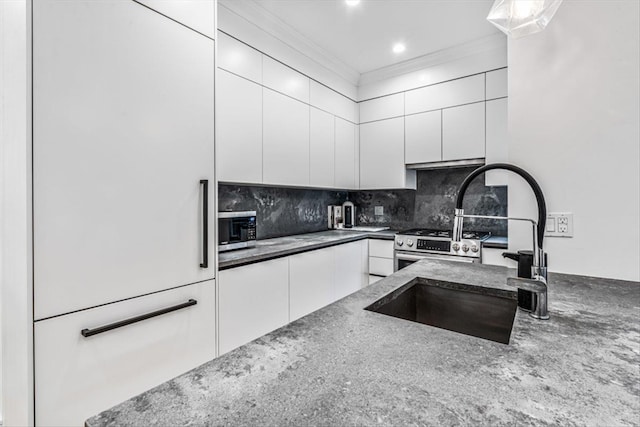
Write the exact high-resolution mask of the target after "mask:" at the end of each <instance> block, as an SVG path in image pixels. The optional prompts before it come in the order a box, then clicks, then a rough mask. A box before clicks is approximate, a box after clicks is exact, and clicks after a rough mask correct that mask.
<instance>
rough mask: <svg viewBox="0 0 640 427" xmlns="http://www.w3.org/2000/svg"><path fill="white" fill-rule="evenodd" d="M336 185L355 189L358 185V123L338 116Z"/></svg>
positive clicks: (336, 120)
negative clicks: (355, 123)
mask: <svg viewBox="0 0 640 427" xmlns="http://www.w3.org/2000/svg"><path fill="white" fill-rule="evenodd" d="M335 122H336V169H335V186H336V187H337V188H346V189H355V188H357V187H358V185H357V182H356V180H357V176H358V168H357V160H356V157H357V146H356V125H354V124H353V123H351V122H348V121H346V120H343V119H341V118H339V117H336V119H335Z"/></svg>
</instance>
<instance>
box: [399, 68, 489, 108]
mask: <svg viewBox="0 0 640 427" xmlns="http://www.w3.org/2000/svg"><path fill="white" fill-rule="evenodd" d="M484 90H485V82H484V73H482V74H478V75H475V76H470V77H464V78H461V79H457V80H452V81H450V82H445V83H438V84H434V85H431V86H427V87H423V88H420V89H415V90H410V91H408V92H406V94H405V95H406V100H405V112H406V114H413V113H421V112H423V111H430V110H437V109H440V108H446V107H452V106H454V105H462V104H469V103H472V102H478V101H484V99H485V98H484Z"/></svg>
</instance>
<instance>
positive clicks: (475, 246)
mask: <svg viewBox="0 0 640 427" xmlns="http://www.w3.org/2000/svg"><path fill="white" fill-rule="evenodd" d="M471 252H478V245H476V244H473V245H471Z"/></svg>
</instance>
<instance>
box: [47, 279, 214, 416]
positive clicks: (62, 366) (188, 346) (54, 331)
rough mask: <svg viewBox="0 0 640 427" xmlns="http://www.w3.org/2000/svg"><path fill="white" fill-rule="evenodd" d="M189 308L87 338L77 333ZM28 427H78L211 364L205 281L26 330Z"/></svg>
mask: <svg viewBox="0 0 640 427" xmlns="http://www.w3.org/2000/svg"><path fill="white" fill-rule="evenodd" d="M189 300H195V301H197V304H195V305H190V306H187V307H184V308H181V309H178V310H175V311H171V312H168V313H165V314H161V315H158V316H156V317H152V318H149V319H146V320H142V321H139V322H136V323H132V324H128V325H126V326H122V327H118V328H116V329H112V330H109V331H106V332H102V333H99V334H96V335H93V336H88V337H84V336H83V335H82V334H81V331H82V330H84V329H94V328H98V327H101V326H105V325H109V324H112V323H114V322H118V321H121V320H124V319H130V318H132V317H136V316H139V315H143V314H147V313H151V312H154V311H157V310H161V309H165V308H169V307H174V306H176V305H178V304H183V303H186V302H188V301H189ZM34 349H35V390H36V399H35V410H36V415H35V420H36V424H37V425H42V426H81V425H83V424H84V421H85V420H86V419H87V418H88V417H90V416H93V415H95V414H97V413H99V412H101V411H104V410H106V409H108V408H110V407H111V406H113V405H116V404H118V403H120V402H122V401H124V400H126V399H129V398H131V397H133V396H135V395H137V394H139V393H142V392H143V391H146V390H148V389H150V388H152V387H154V386H156V385H159V384H161V383H163V382H165V381H167V380H169V379H171V378H173V377H175V376H177V375H180V374H182V373H184V372H186V371H188V370H190V369H192V368H195V367H196V366H198V365H200V364H202V363H204V362H206V361H208V360H211V359H212V358H213V357H214V356H215V283H214V281H213V280H210V281H206V282H202V283H197V284H193V285H189V286H183V287H180V288H176V289H171V290H167V291H163V292H158V293H155V294H151V295H146V296H142V297H138V298H133V299H129V300H125V301H121V302H117V303H113V304H108V305H105V306H101V307H96V308H92V309H89V310H83V311H79V312H76V313H71V314H67V315H64V316H60V317H55V318H51V319H46V320H41V321H38V322H36V323H35V326H34Z"/></svg>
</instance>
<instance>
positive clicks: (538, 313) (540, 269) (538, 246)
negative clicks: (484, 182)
mask: <svg viewBox="0 0 640 427" xmlns="http://www.w3.org/2000/svg"><path fill="white" fill-rule="evenodd" d="M493 169H503V170H508V171H511V172H514V173H516V174H518V175H520V176H521V177H522V178H524V180H525V181H527V183H528V184H529V185H530V186H531V189H532V190H533V193H534V194H535V196H536V200H537V202H538V221H537V222H536V221H534V220H532V219H528V218H511V217H506V216H487V215H465V214H464V210H463V209H462V200H463V199H464V193H465V192H466V191H467V188H468V187H469V184H470V183H471V181H473V179H474V178H475V177H477V176H478V175H480V174H482V173H484V172H486V171H489V170H493ZM464 218H485V219H502V220H507V221H527V222H530V223H531V224H532V226H533V227H532V228H533V264H532V267H531V277H532V278H531V279H526V278H521V277H509V278H508V279H507V284H508V285H510V286H514V287H516V288H518V289H523V290H527V291H531V292H533V293H534V294H535V295H536V296H537V298H536V303H535V307H534V309H533V310H532V311H531V313H529V314H530V315H531V316H532V317H534V318H536V319H541V320H547V319H548V318H549V312H548V310H547V266H546V265H545V254H544V251H543V250H542V240H543V238H544V229H545V224H546V220H547V206H546V203H545V201H544V195H543V194H542V189H541V188H540V186H539V185H538V183H537V182H536V180H535V179H533V177H532V176H531V175H530V174H529V173H528V172H527V171H525V170H524V169H522V168H519V167H518V166H514V165H511V164H508V163H492V164H488V165H485V166H482V167H480V168H478V169H476V170H475V171H473V172H471V173H470V174H469V175H468V176H467V177H466V178H465V179H464V181H463V182H462V184H461V185H460V188H459V190H458V197H457V199H456V210H455V218H454V222H453V241H454V242H459V241H460V240H461V239H462V223H463V221H464Z"/></svg>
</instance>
